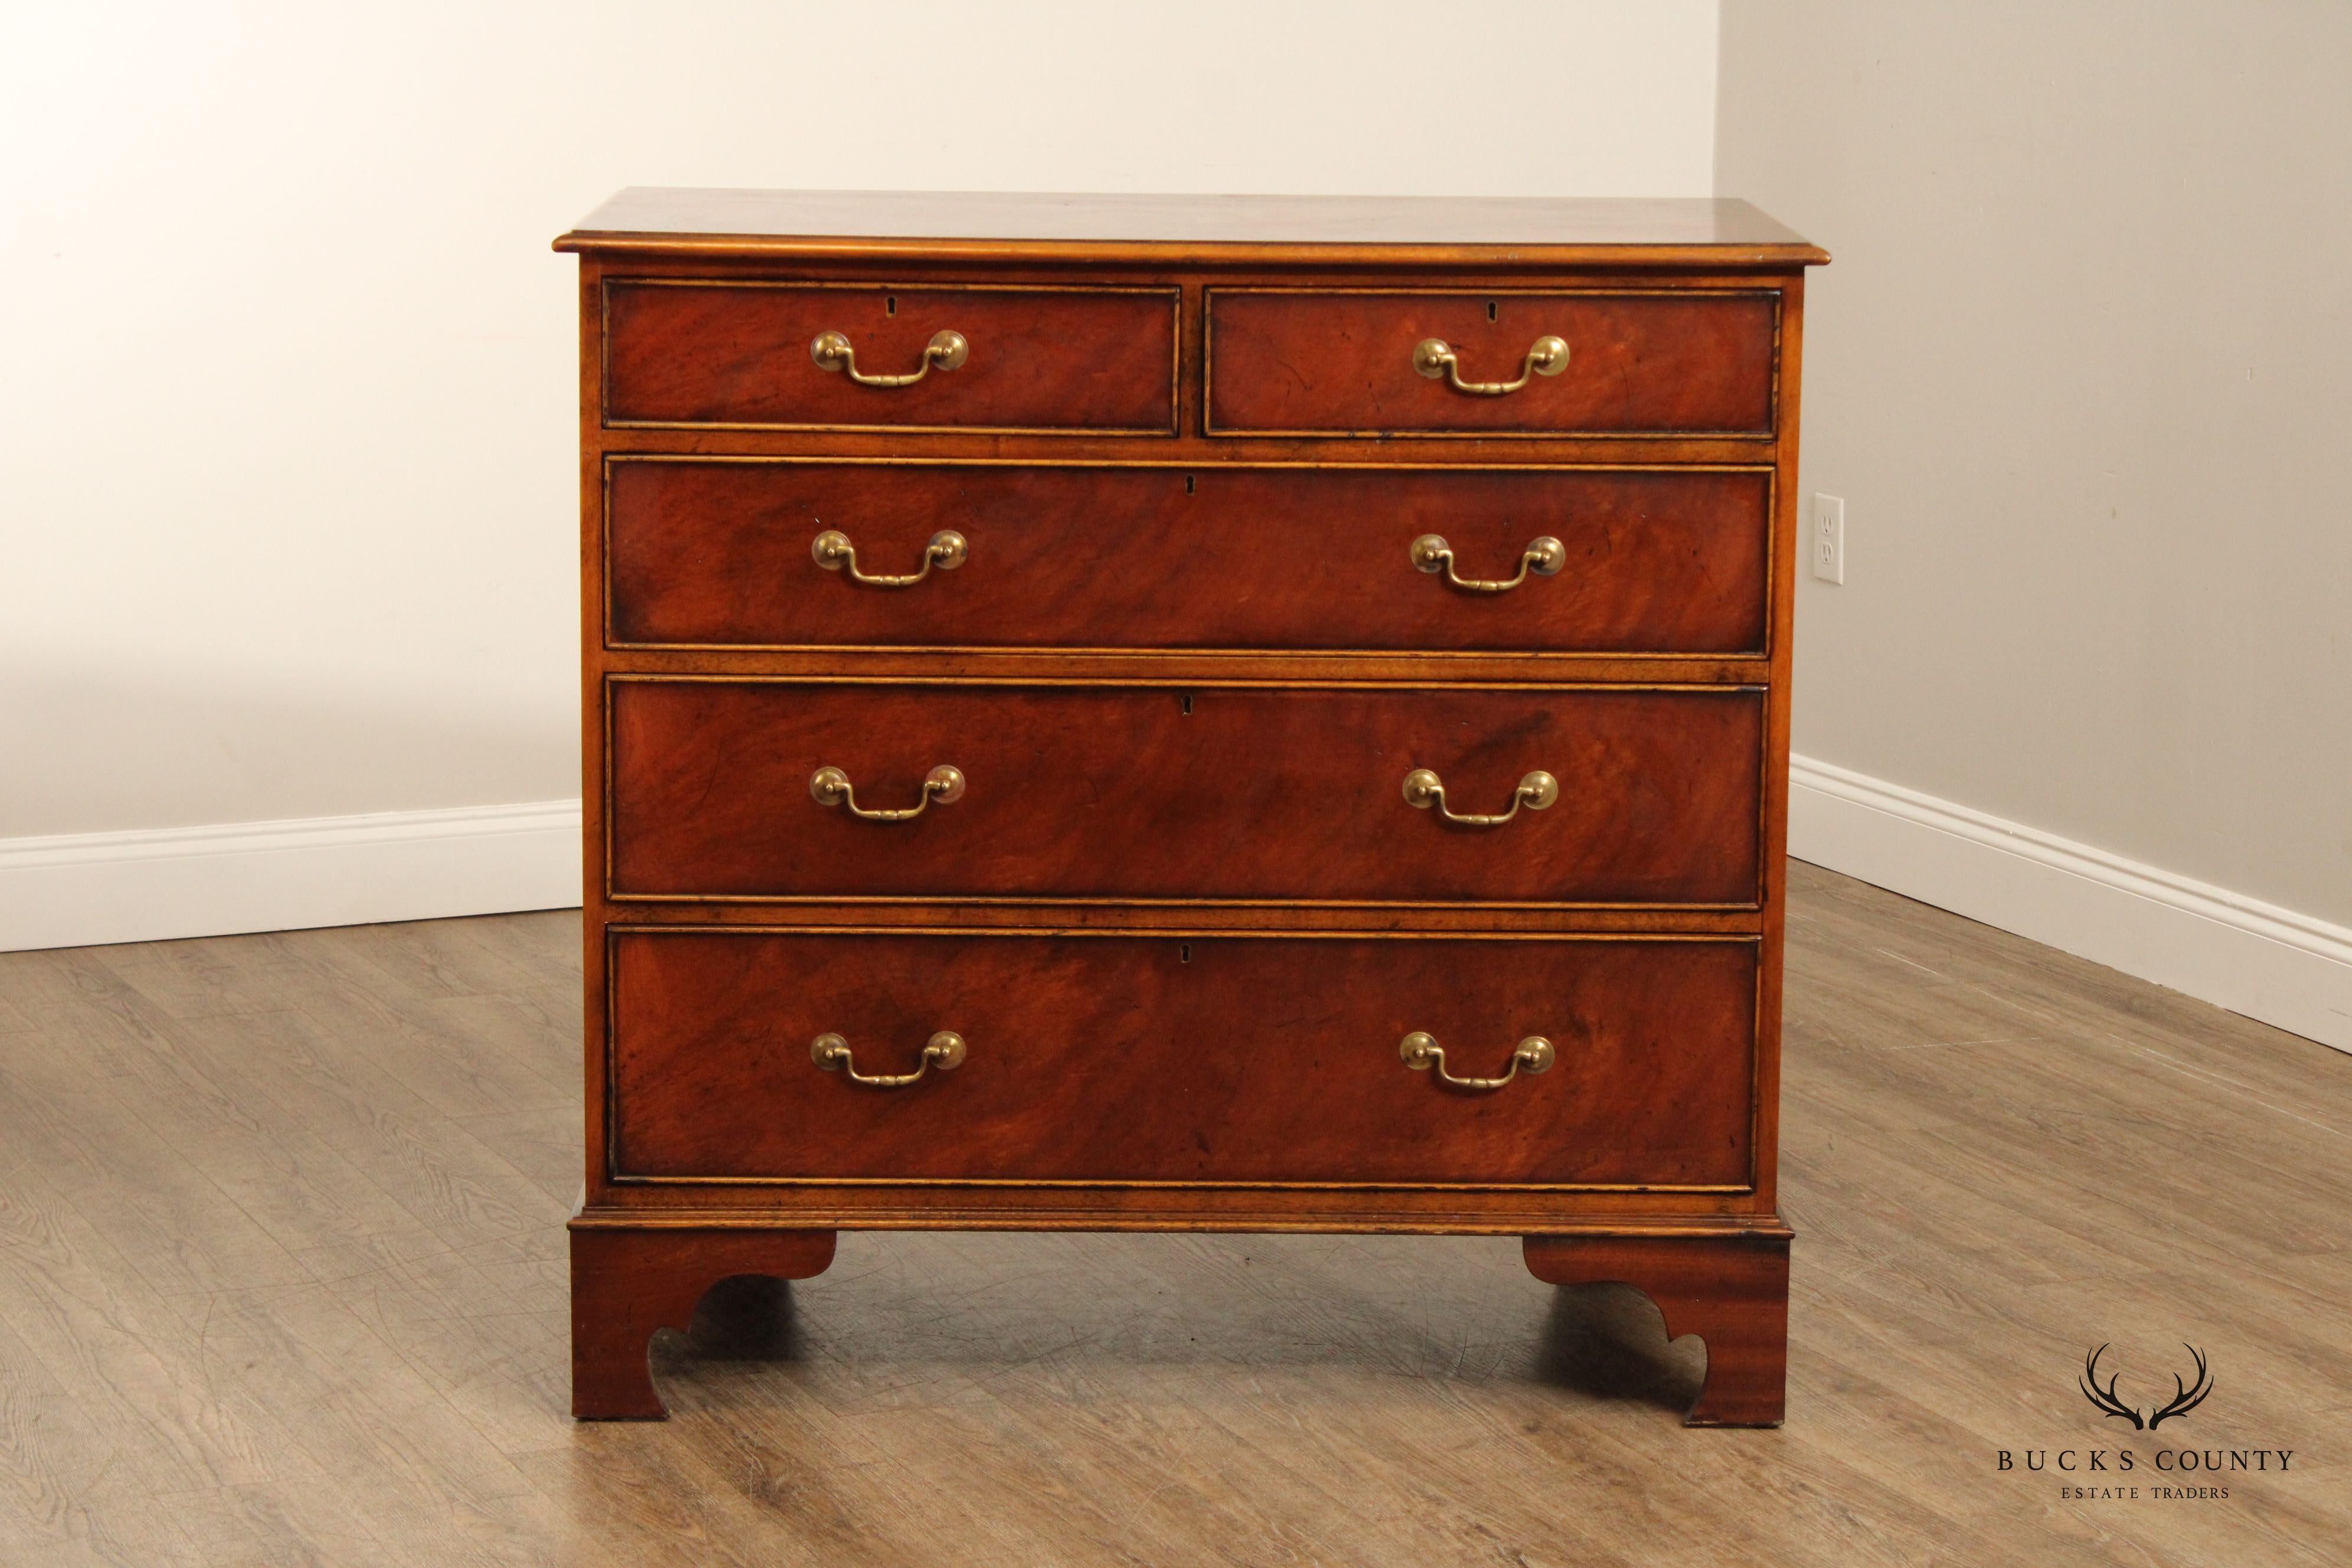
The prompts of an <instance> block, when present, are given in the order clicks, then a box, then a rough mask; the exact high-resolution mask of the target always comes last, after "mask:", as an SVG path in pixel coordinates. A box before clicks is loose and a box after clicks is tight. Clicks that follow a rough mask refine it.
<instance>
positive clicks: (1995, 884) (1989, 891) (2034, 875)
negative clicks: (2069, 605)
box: [1789, 757, 2352, 1051]
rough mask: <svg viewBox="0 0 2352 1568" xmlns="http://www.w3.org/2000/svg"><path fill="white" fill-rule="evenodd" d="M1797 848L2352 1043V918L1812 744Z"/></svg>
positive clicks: (2338, 1042)
mask: <svg viewBox="0 0 2352 1568" xmlns="http://www.w3.org/2000/svg"><path fill="white" fill-rule="evenodd" d="M1789 784H1790V789H1789V853H1790V854H1791V855H1793V856H1795V857H1796V858H1798V859H1800V860H1806V861H1810V862H1811V863H1812V864H1813V865H1816V866H1823V867H1827V868H1829V869H1831V870H1832V871H1842V872H1843V873H1845V874H1846V875H1847V876H1850V877H1859V878H1860V879H1863V880H1864V881H1865V882H1870V883H1873V884H1874V885H1876V886H1878V887H1881V888H1885V889H1889V890H1891V891H1894V892H1897V893H1901V894H1903V895H1904V896H1905V897H1906V898H1912V899H1917V900H1919V901H1920V902H1922V903H1928V904H1934V905H1936V906H1937V908H1938V909H1946V910H1951V911H1952V912H1953V913H1955V914H1960V915H1966V916H1967V917H1968V918H1969V919H1970V920H1973V921H1983V922H1984V923H1985V924H1986V925H1990V926H1998V927H1999V928H2000V929H2001V930H2002V931H2014V932H2016V933H2017V934H2018V935H2020V936H2022V937H2028V938H2031V939H2032V941H2035V942H2044V943H2047V944H2048V945H2050V946H2052V947H2054V948H2057V949H2059V950H2061V951H2062V952H2071V953H2074V954H2075V955H2077V956H2078V957H2082V958H2087V959H2089V960H2091V961H2092V962H2093V963H2104V964H2106V965H2107V966H2108V967H2110V968H2113V969H2119V970H2122V971H2123V972H2124V973H2126V974H2131V975H2137V977H2138V978H2140V979H2142V980H2152V981H2154V982H2156V983H2157V984H2159V985H2168V986H2170V987H2171V988H2172V989H2174V990H2176V991H2182V992H2186V993H2188V994H2189V995H2191V996H2194V997H2197V998H2199V999H2200V1000H2201V1001H2206V1002H2210V1003H2213V1004H2214V1005H2217V1006H2221V1007H2226V1008H2228V1009H2229V1010H2230V1011H2231V1012H2233V1013H2242V1014H2244V1015H2245V1016H2247V1017H2249V1018H2257V1019H2260V1020H2261V1021H2262V1022H2263V1023H2265V1024H2270V1025H2273V1026H2276V1027H2278V1028H2282V1029H2286V1030H2289V1031H2292V1032H2293V1033H2294V1034H2298V1035H2303V1036H2305V1037H2308V1038H2311V1039H2315V1040H2319V1041H2322V1042H2324V1043H2325V1044H2327V1045H2331V1046H2334V1047H2336V1048H2337V1049H2338V1050H2346V1051H2352V929H2347V928H2346V927H2344V926H2339V925H2334V924H2331V923H2329V922H2328V921H2322V920H2315V919H2314V918H2312V917H2311V916H2309V915H2303V914H2297V913H2295V912H2294V910H2284V909H2281V908H2279V907H2278V906H2277V905H2275V904H2266V903H2263V902H2262V901H2261V900H2256V899H2250V898H2246V897H2244V896H2242V895H2241V894H2238V893H2233V892H2231V891H2230V890H2229V889H2226V888H2217V887H2214V886H2212V885H2211V884H2210V883H2207V882H2199V881H2194V880H2192V879H2189V878H2187V877H2180V876H2175V875H2174V874H2173V873H2171V872H2169V871H2164V870H2159V869H2158V868H2156V867H2154V866H2143V865H2141V864H2139V863H2138V862H2137V861H2135V860H2126V859H2125V858H2123V857H2122V856H2120V855H2111V854H2109V853H2108V852H2107V851H2105V850H2104V849H2095V848H2093V847H2091V846H2090V845H2087V844H2077V843H2074V841H2073V840H2071V839H2065V838H2061V837H2058V836H2057V835H2055V834H2051V833H2043V832H2041V831H2040V830H2038V829H2036V828H2032V827H2026V826H2021V824H2018V823H2014V822H2005V821H2003V820H2002V819H2000V817H1997V816H1986V815H1985V814H1984V813H1983V812H1980V811H1971V810H1970V809H1969V808H1968V807H1967V806H1964V805H1955V804H1953V803H1952V802H1950V801H1948V800H1938V799H1937V798H1936V797H1935V796H1934V795H1922V794H1920V793H1919V792H1918V791H1916V790H1909V789H1905V788H1903V787H1902V786H1901V785H1899V784H1888V783H1886V782H1885V780H1883V779H1875V778H1872V777H1871V776H1869V775H1868V774H1866V773H1853V772H1852V771H1850V770H1848V769H1845V768H1841V767H1835V766H1832V764H1830V763H1822V762H1815V761H1814V760H1813V759H1811V758H1810V757H1792V758H1790V766H1789Z"/></svg>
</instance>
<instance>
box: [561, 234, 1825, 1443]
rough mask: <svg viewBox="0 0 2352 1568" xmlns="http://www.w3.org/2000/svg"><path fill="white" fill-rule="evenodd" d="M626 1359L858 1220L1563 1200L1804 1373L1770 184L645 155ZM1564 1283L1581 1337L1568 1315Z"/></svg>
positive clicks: (637, 323)
mask: <svg viewBox="0 0 2352 1568" xmlns="http://www.w3.org/2000/svg"><path fill="white" fill-rule="evenodd" d="M557 245H558V248H560V249H562V250H567V251H574V252H577V253H578V254H579V256H580V259H581V277H580V286H581V295H580V298H581V305H582V314H581V351H582V359H581V365H582V380H581V413H582V424H581V433H582V447H581V458H582V473H581V479H582V496H583V508H582V521H583V529H582V536H581V537H582V551H581V563H582V581H583V599H582V605H583V627H584V634H585V635H584V638H583V649H582V654H583V666H582V668H583V694H582V695H583V709H582V717H583V738H584V744H583V753H584V759H585V777H584V781H583V795H584V798H585V801H586V817H587V833H586V877H585V889H584V895H585V910H586V920H585V926H586V952H585V963H586V973H587V997H586V1001H587V1010H586V1016H587V1026H586V1041H585V1045H586V1052H585V1066H586V1074H587V1089H588V1095H587V1105H588V1111H587V1126H586V1156H587V1160H586V1163H587V1173H586V1176H587V1184H586V1193H585V1196H584V1199H583V1205H582V1208H581V1211H580V1213H579V1215H577V1216H576V1217H575V1218H574V1220H573V1221H572V1302H573V1320H572V1321H573V1395H574V1407H575V1410H576V1412H577V1413H578V1414H579V1415H583V1416H656V1415H660V1414H662V1405H661V1402H660V1400H659V1398H658V1396H657V1395H656V1393H655V1391H654V1388H653V1384H652V1382H651V1379H650V1375H649V1373H648V1370H647V1361H646V1351H647V1342H648V1340H649V1338H650V1336H651V1334H652V1332H653V1331H654V1330H655V1329H656V1328H658V1327H660V1326H663V1325H665V1324H668V1325H673V1326H677V1327H681V1328H682V1327H684V1326H685V1323H686V1321H687V1317H688V1314H689V1313H690V1312H691V1310H692V1309H693V1307H694V1304H695V1302H696V1300H697V1299H698V1297H699V1296H700V1295H701V1293H702V1292H703V1291H704V1290H705V1289H707V1288H708V1287H709V1285H711V1284H712V1283H714V1282H715V1281H716V1280H718V1279H722V1278H724V1277H727V1276H729V1275H733V1274H740V1273H758V1274H769V1275H775V1276H780V1277H783V1278H793V1279H796V1278H804V1277H807V1276H810V1275H814V1274H815V1273H818V1272H820V1271H821V1270H822V1269H823V1268H824V1267H825V1265H826V1264H827V1262H828V1261H829V1260H830V1259H831V1257H832V1254H833V1247H834V1237H835V1233H836V1232H837V1231H839V1230H842V1229H845V1228H849V1229H907V1228H950V1227H952V1228H1015V1229H1018V1228H1039V1229H1077V1230H1098V1229H1139V1230H1187V1229H1215V1230H1320V1231H1339V1232H1345V1231H1357V1232H1428V1233H1467V1234H1486V1235H1497V1236H1515V1237H1523V1238H1524V1243H1523V1245H1524V1247H1525V1253H1526V1258H1527V1261H1528V1267H1529V1268H1531V1269H1532V1270H1533V1271H1534V1272H1535V1273H1536V1275H1537V1276H1538V1278H1540V1279H1546V1280H1550V1281H1554V1282H1558V1283H1562V1284H1567V1283H1578V1282H1585V1281H1594V1280H1603V1279H1613V1280H1622V1281H1625V1282H1628V1283H1631V1284H1633V1285H1635V1286H1638V1287H1640V1288H1642V1289H1645V1290H1647V1291H1648V1292H1649V1293H1650V1294H1651V1296H1652V1297H1653V1298H1654V1299H1655V1300H1657V1302H1658V1304H1659V1306H1660V1307H1661V1308H1662V1309H1663V1310H1664V1314H1665V1317H1666V1321H1667V1325H1668V1329H1669V1331H1672V1332H1675V1333H1678V1334H1679V1333H1691V1332H1695V1333H1697V1334H1700V1335H1702V1336H1703V1337H1704V1338H1705V1340H1706V1346H1707V1352H1708V1375H1707V1380H1706V1386H1705V1389H1704V1392H1703V1393H1702V1394H1701V1395H1700V1397H1699V1400H1698V1403H1697V1405H1696V1407H1695V1408H1694V1410H1693V1411H1692V1414H1691V1417H1690V1418H1691V1420H1692V1421H1693V1422H1694V1423H1697V1424H1718V1425H1762V1424H1770V1423H1773V1422H1777V1421H1778V1420H1780V1415H1781V1407H1782V1393H1781V1391H1782V1384H1783V1372H1782V1369H1783V1365H1784V1363H1785V1358H1786V1338H1787V1298H1788V1256H1789V1240H1790V1232H1789V1230H1788V1228H1787V1226H1784V1225H1783V1224H1782V1223H1781V1221H1780V1216H1779V1215H1778V1212H1777V1210H1776V1207H1775V1202H1774V1163H1775V1153H1774V1143H1775V1126H1776V1121H1777V1101H1778V1077H1779V1019H1780V942H1781V883H1782V876H1781V857H1782V853H1783V838H1784V819H1785V811H1786V788H1787V784H1786V780H1787V773H1788V712H1789V708H1788V701H1789V687H1788V679H1789V669H1790V647H1789V606H1790V577H1791V570H1792V563H1793V557H1794V551H1793V533H1794V530H1793V527H1792V523H1791V520H1792V516H1793V511H1794V506H1793V497H1792V495H1791V490H1792V487H1793V485H1794V481H1795V474H1796V437H1797V384H1798V383H1797V364H1798V350H1799V341H1800V324H1801V301H1802V295H1803V283H1804V268H1806V267H1807V266H1809V265H1812V264H1815V263H1818V262H1821V261H1823V260H1825V259H1826V258H1825V257H1823V256H1822V253H1821V252H1819V251H1818V250H1815V249H1814V248H1812V247H1810V246H1808V245H1806V244H1805V243H1804V242H1803V241H1801V240H1800V239H1799V238H1797V237H1795V236H1793V235H1791V234H1790V233H1788V232H1787V231H1786V230H1784V229H1782V228H1780V226H1777V225H1775V224H1774V223H1772V222H1771V221H1770V220H1769V219H1768V218H1765V217H1764V216H1762V215H1760V214H1758V213H1756V212H1755V211H1754V210H1753V209H1751V208H1748V207H1747V206H1745V205H1742V204H1739V203H1737V202H1705V201H1688V202H1685V201H1661V202H1630V203H1629V202H1549V201H1466V200H1465V201H1454V200H1396V201H1362V200H1353V199H1312V200H1287V199H1285V200H1275V199H1266V198H1237V197H1223V198H1207V197H1185V198H1176V197H1168V198H1136V197H1125V198H1122V197H1075V196H1072V197H1057V196H977V195H974V196H914V195H844V194H830V195H827V194H814V193H809V194H794V193H782V192H769V193H758V192H687V191H633V192H626V193H624V194H623V195H620V196H618V197H616V198H615V199H614V201H613V202H611V203H609V204H607V205H606V206H605V207H604V208H603V209H601V210H600V211H599V212H598V213H596V214H594V215H593V216H591V217H590V218H588V219H587V220H586V221H585V222H583V226H581V228H580V229H578V230H577V231H575V232H573V233H572V234H570V235H567V236H565V237H563V238H562V239H561V240H559V241H558V242H557ZM1528 1331H1529V1332H1530V1333H1531V1334H1533V1333H1536V1332H1538V1325H1537V1324H1536V1323H1535V1322H1533V1321H1530V1323H1529V1325H1528Z"/></svg>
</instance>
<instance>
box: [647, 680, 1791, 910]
mask: <svg viewBox="0 0 2352 1568" xmlns="http://www.w3.org/2000/svg"><path fill="white" fill-rule="evenodd" d="M609 691H610V701H611V719H610V722H611V745H612V754H611V760H610V763H609V766H610V769H611V777H612V789H611V814H610V823H609V831H610V835H611V847H612V869H611V878H612V887H613V891H614V894H615V896H618V897H639V896H653V897H664V896H667V897H673V898H702V897H719V898H771V897H795V898H823V897H828V896H881V897H897V898H925V897H975V898H990V897H1002V898H1047V899H1081V900H1091V899H1122V898H1132V899H1172V900H1195V899H1213V900H1330V901H1343V902H1383V901H1390V900H1404V901H1424V900H1428V901H1459V900H1470V901H1488V900H1503V901H1521V902H1536V903H1632V904H1646V903H1675V904H1683V903H1689V904H1717V905H1742V906H1744V905H1748V904H1752V903H1753V902H1754V901H1755V900H1756V899H1757V896H1758V888H1759V847H1758V845H1759V812H1760V802H1759V790H1760V785H1761V774H1762V758H1763V752H1764V700H1763V693H1762V692H1761V691H1760V690H1758V689H1750V688H1683V689H1664V690H1659V689H1613V690H1612V689H1468V688H1452V689H1393V688H1391V689H1371V688H1366V689H1328V688H1285V689H1261V688H1248V687H1198V688H1192V689H1186V690H1178V689H1174V688H1164V689H1163V688H1137V687H1110V686H1093V687H1088V686H1061V687H1054V686H992V685H978V684H973V685H963V684H940V685H921V684H914V683H905V684H901V683H881V682H877V683H872V684H866V683H847V682H841V683H800V682H791V681H766V680H743V679H650V678H648V679H615V680H614V681H613V682H612V683H611V685H610V687H609ZM1188 709H1189V711H1188ZM940 764H950V765H952V766H954V767H956V768H959V769H961V771H962V773H963V775H964V777H965V779H966V781H967V784H966V787H965V789H964V791H963V794H962V795H961V798H958V799H956V800H954V801H953V802H952V803H947V804H935V805H931V806H930V807H929V809H927V810H926V811H925V812H924V813H923V814H922V815H921V816H918V817H915V818H913V819H911V820H908V821H899V822H874V821H864V820H858V819H856V818H854V817H852V816H850V815H849V814H848V813H847V812H846V811H845V809H843V808H842V807H840V806H838V805H833V806H828V805H821V804H819V802H818V801H816V800H815V799H814V798H813V797H812V795H811V792H810V781H811V778H812V776H813V775H814V773H816V771H817V770H818V769H819V768H823V767H835V768H839V769H841V770H843V772H845V773H846V774H847V775H848V777H849V780H850V782H851V783H852V784H853V785H854V787H855V791H856V795H855V798H856V804H857V805H859V806H860V807H862V808H866V809H882V810H891V809H905V808H907V807H909V806H911V805H914V804H915V803H916V802H917V800H918V799H919V798H921V796H922V791H923V780H924V778H925V776H926V775H927V774H928V773H930V771H931V770H932V769H933V768H935V767H937V766H940ZM1416 768H1427V769H1431V770H1433V771H1434V772H1435V773H1437V774H1438V775H1439V778H1440V779H1441V780H1442V782H1443V783H1444V787H1445V790H1446V795H1447V802H1448V805H1450V806H1451V808H1452V809H1453V810H1454V811H1456V812H1462V813H1486V814H1495V813H1499V812H1501V811H1503V810H1505V809H1506V808H1507V806H1508V805H1510V803H1511V802H1512V800H1513V798H1514V792H1515V790H1516V789H1517V786H1518V784H1519V783H1520V781H1521V780H1522V779H1523V778H1524V777H1525V775H1526V774H1528V773H1529V772H1530V771H1533V770H1538V769H1540V770H1543V771H1546V772H1549V773H1552V774H1553V775H1555V776H1556V777H1557V779H1558V780H1559V786H1560V793H1559V801H1558V803H1557V804H1556V805H1552V806H1550V807H1549V809H1548V810H1542V811H1533V810H1525V809H1522V810H1521V811H1519V813H1518V815H1517V816H1516V817H1515V818H1514V819H1513V820H1511V821H1508V822H1506V823H1503V824H1501V825H1499V826H1492V827H1471V826H1452V825H1449V824H1448V823H1447V822H1445V821H1444V819H1443V818H1442V817H1441V816H1439V814H1438V813H1437V811H1435V810H1433V809H1416V808H1415V807H1413V806H1412V805H1409V804H1408V803H1407V801H1406V799H1405V796H1404V783H1405V779H1406V775H1407V774H1408V773H1412V771H1413V770H1414V769H1416Z"/></svg>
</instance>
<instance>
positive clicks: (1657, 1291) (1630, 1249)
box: [1523, 1231, 1789, 1426]
mask: <svg viewBox="0 0 2352 1568" xmlns="http://www.w3.org/2000/svg"><path fill="white" fill-rule="evenodd" d="M1523 1252H1524V1255H1525V1257H1526V1258H1527V1263H1528V1272H1529V1273H1531V1274H1533V1275H1534V1276H1535V1277H1536V1278H1537V1279H1540V1280H1542V1281H1544V1282H1545V1283H1546V1284H1548V1285H1601V1284H1607V1283H1610V1282H1612V1281H1614V1282H1619V1283H1623V1284H1627V1285H1631V1286H1633V1287H1634V1288H1635V1289H1638V1290H1640V1291H1641V1292H1642V1293H1643V1295H1645V1296H1647V1297H1649V1299H1650V1300H1651V1301H1652V1302H1653V1303H1654V1304H1655V1305H1656V1307H1657V1309H1658V1311H1659V1313H1660V1314H1661V1315H1662V1316H1663V1317H1664V1321H1665V1331H1666V1333H1667V1335H1668V1336H1669V1337H1670V1338H1679V1337H1680V1336H1682V1335H1684V1334H1696V1335H1697V1336H1698V1337H1699V1338H1700V1339H1701V1340H1703V1341H1705V1342H1706V1384H1704V1385H1702V1386H1701V1388H1700V1390H1699V1394H1698V1397H1697V1398H1696V1400H1694V1401H1693V1402H1692V1404H1691V1407H1690V1410H1689V1412H1688V1413H1687V1414H1686V1415H1685V1416H1684V1418H1683V1420H1684V1424H1685V1426H1779V1425H1780V1423H1781V1421H1782V1419H1783V1418H1784V1417H1785V1416H1786V1415H1787V1411H1788V1398H1787V1388H1788V1373H1789V1237H1788V1235H1787V1233H1786V1232H1785V1231H1780V1232H1768V1231H1751V1232H1748V1233H1747V1234H1745V1235H1741V1236H1735V1237H1722V1238H1720V1239H1710V1240H1705V1241H1694V1240H1690V1239H1688V1238H1684V1237H1677V1238H1675V1239H1673V1240H1659V1239H1654V1238H1645V1237H1622V1236H1591V1237H1559V1236H1531V1237H1528V1238H1527V1240H1526V1242H1525V1243H1524V1244H1523Z"/></svg>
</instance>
